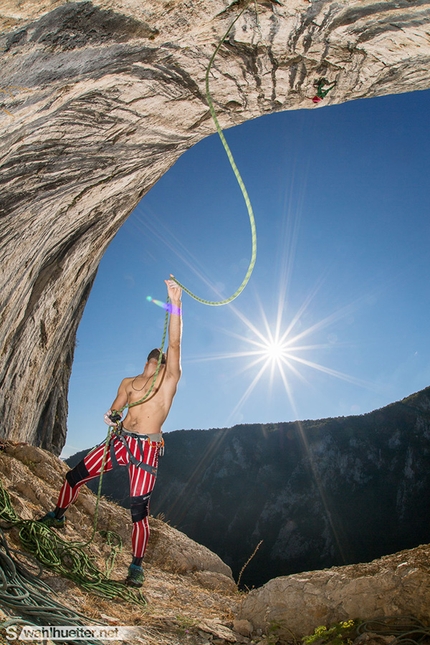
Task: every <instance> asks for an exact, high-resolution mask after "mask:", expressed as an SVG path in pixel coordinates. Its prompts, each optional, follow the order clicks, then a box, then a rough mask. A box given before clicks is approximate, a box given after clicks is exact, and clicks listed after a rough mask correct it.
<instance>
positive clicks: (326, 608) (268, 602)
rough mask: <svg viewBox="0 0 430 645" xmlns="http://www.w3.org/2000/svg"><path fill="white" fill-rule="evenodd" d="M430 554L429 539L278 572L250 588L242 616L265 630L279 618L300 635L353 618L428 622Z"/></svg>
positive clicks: (287, 629) (288, 630) (283, 627)
mask: <svg viewBox="0 0 430 645" xmlns="http://www.w3.org/2000/svg"><path fill="white" fill-rule="evenodd" d="M429 555H430V547H429V546H428V545H426V546H420V547H417V548H416V549H410V550H407V551H402V552H400V553H397V554H395V555H391V556H386V557H383V558H381V559H380V560H374V561H373V562H371V563H369V564H354V565H349V566H346V567H333V568H332V569H326V570H324V571H312V572H308V573H300V574H295V575H292V576H285V577H281V578H274V579H273V580H270V581H269V582H268V583H267V584H265V585H264V586H263V587H261V588H259V589H255V590H254V591H251V592H250V593H249V594H248V596H247V597H246V598H245V600H244V602H243V605H242V609H241V613H240V618H242V620H249V621H250V622H251V623H252V625H253V627H254V629H262V630H263V631H264V630H265V629H267V628H268V626H269V625H270V624H271V623H272V624H273V622H275V623H276V624H279V625H280V627H281V631H280V635H281V632H282V634H283V635H285V636H288V635H290V636H291V633H293V634H294V635H295V636H296V637H300V636H305V635H307V634H311V633H313V631H314V629H315V628H316V627H318V626H319V625H329V624H331V623H334V622H338V621H343V620H349V619H351V618H361V619H363V618H364V617H365V618H366V619H367V620H371V619H373V618H377V617H381V616H401V615H411V616H415V617H416V618H418V619H419V620H422V621H423V622H424V624H427V623H428V620H429V618H430V569H429V565H428V563H429ZM304 607H306V611H303V609H304Z"/></svg>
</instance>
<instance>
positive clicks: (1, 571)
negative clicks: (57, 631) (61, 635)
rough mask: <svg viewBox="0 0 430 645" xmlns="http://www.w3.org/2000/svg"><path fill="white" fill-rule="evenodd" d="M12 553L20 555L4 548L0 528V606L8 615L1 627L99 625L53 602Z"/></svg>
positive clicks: (49, 591)
mask: <svg viewBox="0 0 430 645" xmlns="http://www.w3.org/2000/svg"><path fill="white" fill-rule="evenodd" d="M13 553H20V556H21V557H22V556H23V555H24V554H22V553H21V552H18V551H17V550H16V549H11V548H10V547H9V546H8V544H7V542H6V538H5V535H4V532H3V531H2V530H1V529H0V605H1V606H2V608H3V609H4V611H5V612H6V614H7V615H8V616H9V618H8V619H7V620H3V621H2V623H1V628H4V629H5V628H7V627H10V626H11V625H33V626H36V625H51V626H55V625H70V626H78V625H85V626H87V625H90V624H91V625H102V624H103V623H100V622H99V621H97V620H94V619H93V618H89V617H88V616H85V615H84V614H81V613H80V612H76V611H74V610H72V609H69V608H68V607H65V606H64V605H62V604H61V603H59V602H58V601H57V600H55V598H54V596H55V592H54V591H53V590H52V589H51V588H50V587H49V586H48V585H47V584H46V583H45V582H43V581H42V580H40V578H39V577H38V576H36V575H34V574H33V573H31V572H30V571H29V570H28V568H27V567H25V566H24V565H23V564H22V562H20V561H19V560H18V559H16V558H14V557H13V555H12V554H13ZM28 557H29V556H28V555H26V558H28ZM30 557H31V556H30ZM35 564H37V562H35ZM39 568H40V567H39ZM39 573H40V571H39ZM79 643H81V645H101V643H100V641H95V640H91V641H89V640H84V641H83V640H80V641H79Z"/></svg>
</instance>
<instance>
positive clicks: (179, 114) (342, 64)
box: [0, 0, 430, 454]
mask: <svg viewBox="0 0 430 645" xmlns="http://www.w3.org/2000/svg"><path fill="white" fill-rule="evenodd" d="M244 6H245V3H244V1H243V0H239V1H235V2H231V3H230V2H229V0H190V1H187V2H183V1H182V0H147V1H145V3H142V2H137V1H136V0H119V1H116V2H112V1H111V0H100V1H98V2H66V1H65V0H50V1H49V2H48V1H47V0H41V1H40V2H37V3H35V2H26V3H23V2H20V1H19V0H3V2H2V4H1V8H0V29H1V34H0V50H1V52H2V53H1V65H2V79H1V84H0V101H1V105H0V121H1V133H2V134H1V139H0V158H1V159H2V162H1V171H0V172H1V174H0V186H1V224H0V226H1V229H0V230H1V247H0V289H1V294H2V301H1V314H0V348H1V349H0V366H1V367H0V387H1V400H0V419H1V423H2V424H3V427H2V434H3V436H5V437H9V438H13V439H15V440H23V439H25V440H27V441H29V442H31V443H33V444H35V445H37V446H42V447H46V448H49V449H50V450H52V451H53V452H55V453H57V454H58V453H59V452H60V450H61V448H62V446H63V445H64V441H65V434H66V413H67V387H68V380H69V375H70V369H71V364H72V360H73V349H74V342H75V333H76V328H77V325H78V323H79V320H80V317H81V314H82V310H83V307H84V305H85V302H86V300H87V298H88V295H89V292H90V289H91V285H92V282H93V280H94V276H95V273H96V271H97V266H98V263H99V261H100V258H101V257H102V255H103V252H104V250H105V249H106V247H107V245H108V243H109V241H110V240H111V239H112V237H113V236H114V235H115V232H116V231H117V230H118V228H119V227H120V226H121V224H122V223H123V221H124V220H125V218H126V217H127V215H128V214H129V213H130V212H131V210H132V209H133V208H134V206H136V204H137V203H138V202H139V200H140V199H141V198H142V196H143V195H144V194H145V193H146V192H147V191H148V190H149V189H150V188H151V186H152V185H153V184H154V183H155V182H156V181H157V179H158V178H159V177H160V176H161V175H162V174H163V173H164V172H166V170H167V169H168V168H169V167H170V166H171V165H172V164H173V163H174V161H175V160H176V159H177V158H178V157H179V155H181V154H182V153H183V152H184V151H185V150H186V149H187V148H189V147H190V146H192V145H193V144H194V143H196V142H197V141H199V140H200V139H201V138H203V137H205V136H206V135H208V134H209V133H212V132H213V130H214V126H213V124H212V122H211V120H210V117H209V113H208V106H207V102H206V99H205V94H204V75H205V70H206V67H207V64H208V61H209V58H210V56H211V54H212V52H213V51H214V47H215V45H216V44H217V42H218V41H219V39H220V36H221V35H222V34H223V33H225V31H226V29H227V26H228V25H229V24H230V23H231V21H232V20H233V18H234V17H235V16H236V15H237V12H238V11H239V10H240V9H241V8H242V7H244ZM429 18H430V3H429V0H385V1H384V2H376V1H375V0H336V1H334V0H312V1H311V2H309V1H306V2H305V1H304V0H288V2H277V1H276V2H275V1H274V0H258V1H257V2H250V3H249V6H248V7H247V8H246V10H245V12H244V13H243V15H242V16H241V18H240V19H239V21H238V22H237V23H236V25H235V27H234V29H233V30H232V32H231V34H230V36H229V38H228V41H227V42H226V43H225V45H224V46H223V47H222V49H221V51H220V53H219V55H218V57H217V59H216V61H215V66H214V68H213V72H212V75H211V91H212V94H213V97H214V101H215V104H216V107H217V110H218V113H219V115H220V121H221V123H222V125H223V126H225V127H226V126H232V125H235V124H238V123H241V122H243V121H245V120H246V119H250V118H254V117H257V116H259V115H261V114H267V113H269V112H273V111H276V110H286V109H297V108H313V107H314V106H313V103H312V102H311V100H310V99H311V97H312V96H313V94H314V93H315V87H314V83H315V81H316V80H317V79H318V78H320V77H321V76H325V77H327V78H329V80H336V82H337V85H336V88H335V89H334V90H333V91H332V92H331V93H330V94H329V95H328V97H327V99H326V103H339V102H342V101H347V100H352V99H356V98H363V97H373V96H378V95H382V94H388V93H395V92H406V91H410V90H417V89H424V88H428V87H429V86H430V72H429V69H430V65H429V61H430V47H429Z"/></svg>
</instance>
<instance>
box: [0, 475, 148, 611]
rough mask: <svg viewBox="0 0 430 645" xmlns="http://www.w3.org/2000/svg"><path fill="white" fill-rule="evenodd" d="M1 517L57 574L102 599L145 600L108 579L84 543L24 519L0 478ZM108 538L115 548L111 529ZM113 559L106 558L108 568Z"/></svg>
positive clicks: (39, 559) (38, 557)
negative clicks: (17, 511)
mask: <svg viewBox="0 0 430 645" xmlns="http://www.w3.org/2000/svg"><path fill="white" fill-rule="evenodd" d="M0 519H2V520H3V521H6V522H7V523H8V524H10V525H11V526H14V527H16V528H17V529H18V530H19V538H20V541H21V544H22V545H23V547H24V548H25V549H26V550H27V551H28V552H29V553H31V554H33V555H34V557H35V558H37V560H38V561H39V562H41V563H42V564H43V565H45V566H47V567H49V568H50V569H52V570H53V571H55V572H56V573H58V574H59V575H63V576H65V577H67V578H69V579H70V580H73V582H75V583H76V584H78V585H79V586H81V587H82V588H83V589H85V590H86V591H89V592H92V593H95V594H97V595H100V596H103V597H104V598H122V599H123V600H126V601H128V602H132V603H135V604H139V605H146V600H145V598H144V596H143V594H142V593H141V592H140V591H135V590H133V589H130V588H129V587H126V586H125V585H124V584H123V583H121V582H118V581H116V580H111V579H110V578H109V574H110V571H106V573H102V572H101V571H100V570H99V569H98V568H97V566H96V564H95V562H94V559H93V558H92V557H90V556H89V555H87V554H86V553H85V551H84V550H83V547H84V546H86V545H88V544H89V543H90V542H91V541H92V539H93V536H92V537H91V540H89V541H88V542H86V543H81V542H68V541H66V540H64V539H62V538H61V537H60V536H59V535H58V534H57V533H56V532H55V531H53V530H52V529H50V528H49V527H47V526H46V525H45V524H43V523H41V522H37V521H33V520H23V519H21V518H20V517H19V516H18V515H17V514H16V513H15V510H14V508H13V506H12V503H11V500H10V496H9V494H8V492H7V491H6V489H5V488H4V487H3V485H2V483H1V481H0ZM105 537H106V533H105ZM107 538H108V540H112V539H114V540H115V541H116V544H115V548H116V549H118V548H119V547H120V546H121V545H120V544H119V543H118V538H116V537H115V534H113V533H112V532H108V533H107ZM111 567H112V562H111V560H108V569H109V568H110V569H111Z"/></svg>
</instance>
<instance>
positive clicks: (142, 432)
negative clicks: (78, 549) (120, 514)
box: [38, 280, 182, 587]
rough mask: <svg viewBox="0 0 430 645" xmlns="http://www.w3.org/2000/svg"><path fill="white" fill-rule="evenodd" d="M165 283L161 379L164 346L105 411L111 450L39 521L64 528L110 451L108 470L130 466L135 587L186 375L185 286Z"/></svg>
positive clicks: (101, 448) (84, 467) (70, 480)
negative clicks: (171, 419)
mask: <svg viewBox="0 0 430 645" xmlns="http://www.w3.org/2000/svg"><path fill="white" fill-rule="evenodd" d="M165 283H166V285H167V294H168V297H169V300H170V302H169V304H168V311H169V313H170V317H169V341H168V349H167V352H166V354H165V355H164V354H163V355H162V359H161V364H160V365H159V371H158V374H157V376H156V380H155V384H153V380H154V376H155V373H156V370H157V366H158V359H159V356H160V350H159V349H154V350H152V351H151V352H150V353H149V355H148V358H147V362H146V364H145V367H144V370H143V372H142V373H141V374H139V375H138V376H135V377H131V378H125V379H123V381H122V382H121V384H120V386H119V389H118V394H117V396H116V399H115V401H114V402H113V403H112V407H111V409H110V410H108V412H107V413H106V414H105V422H106V423H107V425H109V426H112V427H114V428H115V430H114V432H113V433H112V436H111V439H110V444H109V447H108V450H107V452H106V453H105V442H103V443H102V444H101V445H98V446H96V447H95V448H93V449H92V450H91V451H90V452H89V453H88V454H87V455H86V456H85V457H84V459H82V461H80V462H79V463H78V464H77V465H76V466H75V467H74V468H72V469H71V470H70V471H69V472H68V473H67V475H66V478H65V480H64V483H63V486H62V488H61V490H60V494H59V496H58V501H57V506H56V507H55V510H53V511H49V513H47V514H46V515H45V516H44V517H42V518H40V519H39V520H38V521H39V522H43V523H44V524H46V525H47V526H51V527H55V528H63V527H64V525H65V516H64V514H65V512H66V510H67V509H68V507H69V506H70V504H72V503H73V502H74V501H75V500H76V498H77V496H78V493H79V490H80V487H81V486H82V484H84V483H86V482H88V481H89V480H90V479H93V478H95V477H97V476H98V475H100V472H101V469H102V462H103V454H104V453H105V465H104V472H107V471H109V470H112V468H114V467H115V466H117V465H119V466H128V469H129V470H128V472H129V479H130V501H131V517H132V522H133V529H132V536H131V541H132V548H133V560H132V562H131V564H130V566H129V569H128V576H127V579H126V581H125V582H126V584H127V585H128V586H132V587H141V586H142V584H143V580H144V573H143V569H142V560H143V557H144V555H145V551H146V547H147V544H148V538H149V522H148V515H149V500H150V497H151V493H152V490H153V488H154V485H155V480H156V476H157V464H158V457H159V455H160V453H161V451H162V447H163V438H162V431H161V428H162V425H163V423H164V421H165V420H166V418H167V415H168V413H169V410H170V407H171V405H172V401H173V397H174V396H175V394H176V389H177V385H178V381H179V379H180V376H181V361H180V350H181V334H182V318H181V314H182V308H181V296H182V289H181V288H180V287H179V286H178V285H177V284H176V282H174V280H165ZM151 387H152V389H151ZM150 389H151V391H150V394H149V396H148V397H147V398H146V399H145V400H144V401H143V403H142V404H136V405H135V406H133V403H135V402H136V401H140V400H141V399H142V398H144V397H145V394H146V393H148V391H149V390H150ZM127 405H130V406H131V407H129V408H128V410H127V414H126V416H125V419H124V420H122V419H121V416H122V413H121V412H120V411H121V410H122V409H124V408H125V407H126V406H127Z"/></svg>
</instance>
